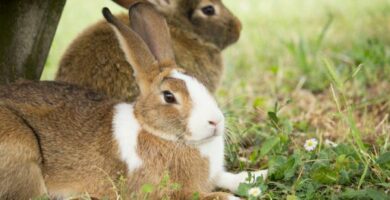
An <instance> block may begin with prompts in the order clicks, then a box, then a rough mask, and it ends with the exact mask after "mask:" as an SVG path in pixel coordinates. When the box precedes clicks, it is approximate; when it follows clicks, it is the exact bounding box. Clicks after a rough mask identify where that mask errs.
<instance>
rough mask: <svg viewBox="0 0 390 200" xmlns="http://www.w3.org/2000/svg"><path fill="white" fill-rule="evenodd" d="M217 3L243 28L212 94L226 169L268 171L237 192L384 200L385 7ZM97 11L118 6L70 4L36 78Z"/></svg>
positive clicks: (388, 182) (389, 170) (388, 186)
mask: <svg viewBox="0 0 390 200" xmlns="http://www.w3.org/2000/svg"><path fill="white" fill-rule="evenodd" d="M224 2H225V3H226V4H227V6H228V7H230V8H231V9H232V11H233V12H234V13H235V14H236V15H237V16H238V17H239V18H240V19H241V20H242V22H243V25H244V26H243V27H244V29H243V34H242V35H241V39H240V41H239V42H238V43H237V44H235V45H233V46H231V47H230V48H229V49H228V50H227V51H226V52H225V65H226V70H225V75H224V79H223V82H222V85H221V87H220V89H219V90H218V92H217V98H218V101H219V103H220V105H221V106H222V108H223V110H224V112H225V116H226V118H227V121H228V123H227V130H228V131H227V132H228V134H227V138H226V141H227V144H228V145H227V150H226V161H227V168H228V169H229V170H231V171H240V170H244V169H248V170H256V169H264V168H269V170H270V175H269V179H268V180H267V181H265V182H263V181H262V180H253V181H252V182H251V183H250V184H242V185H241V188H240V191H239V193H240V194H241V195H242V196H247V195H248V190H249V189H250V188H253V187H257V188H260V189H261V190H262V194H261V195H260V196H259V197H253V196H252V197H250V198H251V199H257V198H259V199H289V200H294V199H375V200H376V199H390V121H389V120H390V117H389V114H390V1H388V0H359V1H357V0H343V1H340V0H316V1H313V0H268V1H265V0H241V1H237V0H225V1H224ZM103 6H108V7H110V8H111V9H113V10H114V11H116V12H118V11H121V10H122V9H120V8H118V7H117V6H115V5H114V4H113V3H111V2H109V1H108V0H83V1H79V0H68V2H67V5H66V7H65V12H64V14H63V16H62V19H61V21H60V26H59V28H58V30H57V34H56V37H55V40H54V43H53V46H52V49H51V52H50V55H49V59H48V62H47V64H46V67H45V71H44V74H43V79H52V78H53V77H54V74H55V71H56V66H57V64H58V61H59V59H60V57H61V55H62V53H63V52H64V50H65V49H66V47H67V45H68V44H69V42H70V41H72V39H73V38H74V37H76V36H77V34H78V33H80V31H82V30H83V29H84V28H85V27H86V26H88V25H90V24H92V23H93V22H95V21H97V20H99V19H101V14H100V10H101V8H102V7H103ZM309 139H314V143H313V140H310V141H312V144H313V145H312V146H311V147H312V148H308V146H306V148H305V145H304V144H305V141H307V140H309ZM316 142H317V143H318V144H317V145H315V143H316ZM309 149H310V150H311V151H309Z"/></svg>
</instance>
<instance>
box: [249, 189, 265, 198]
mask: <svg viewBox="0 0 390 200" xmlns="http://www.w3.org/2000/svg"><path fill="white" fill-rule="evenodd" d="M261 193H262V191H261V189H260V188H259V187H254V188H251V189H249V190H248V194H249V196H251V197H259V196H260V195H261Z"/></svg>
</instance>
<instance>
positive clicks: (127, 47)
mask: <svg viewBox="0 0 390 200" xmlns="http://www.w3.org/2000/svg"><path fill="white" fill-rule="evenodd" d="M135 7H136V9H135ZM103 14H104V16H105V18H106V20H107V21H108V22H109V23H110V24H111V25H112V27H113V29H114V31H115V32H116V35H117V38H118V41H119V43H120V46H121V48H122V50H123V52H124V53H125V56H126V59H127V61H128V62H129V63H130V64H131V66H133V70H134V72H135V77H136V82H137V84H138V86H139V88H140V95H139V97H138V98H137V100H136V102H135V105H134V113H135V116H136V118H137V119H138V120H139V121H140V124H141V126H142V128H144V129H145V130H146V131H148V132H150V133H152V134H155V135H157V136H159V137H162V138H164V139H167V140H173V141H184V142H186V143H198V142H202V141H205V140H207V139H211V138H213V137H215V136H220V135H222V134H223V131H224V117H223V114H222V112H221V110H220V109H219V107H218V105H217V103H216V101H215V100H214V98H213V97H212V95H211V94H210V92H209V91H208V90H207V89H206V88H205V87H204V86H203V85H202V84H201V83H200V82H199V81H197V80H196V79H195V78H193V77H191V76H188V75H186V74H185V72H184V71H183V70H182V69H181V68H178V67H177V65H176V63H175V58H174V53H173V50H172V46H171V39H170V35H169V31H168V26H167V23H166V21H165V19H164V17H162V16H161V15H160V14H159V13H158V12H156V11H155V9H154V8H153V6H152V5H151V4H149V3H137V4H133V5H132V6H131V7H130V8H129V17H130V18H131V25H130V26H131V28H130V27H128V26H127V25H125V24H124V23H122V22H121V21H120V20H118V19H117V18H115V17H114V16H113V15H112V14H111V12H110V11H109V10H108V9H107V8H105V9H104V10H103Z"/></svg>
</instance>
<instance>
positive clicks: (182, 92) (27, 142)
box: [0, 5, 228, 200]
mask: <svg viewBox="0 0 390 200" xmlns="http://www.w3.org/2000/svg"><path fill="white" fill-rule="evenodd" d="M137 8H138V9H136V10H134V12H141V13H143V12H144V10H145V9H146V11H148V12H149V11H150V9H152V8H151V7H150V6H146V5H144V6H142V5H139V6H137ZM105 16H106V18H107V19H108V20H109V19H111V20H109V21H110V22H111V23H113V24H114V25H115V26H116V27H117V28H118V30H119V31H120V32H121V35H122V36H127V37H126V38H125V39H126V41H124V42H125V43H126V42H127V43H128V42H133V43H132V45H134V46H130V45H127V46H126V45H125V48H126V47H131V48H135V49H138V50H140V49H143V50H145V49H144V48H145V43H144V42H143V41H142V40H141V39H140V37H138V36H137V35H136V33H135V32H133V31H132V30H130V29H129V28H128V29H129V30H125V29H124V28H123V27H120V26H121V25H120V24H117V20H115V19H113V17H112V15H111V14H110V13H109V11H107V10H106V13H105ZM157 18H161V16H159V15H153V16H152V17H151V19H149V20H156V21H159V20H158V19H157ZM135 19H136V20H140V19H139V18H135ZM155 28H156V29H157V30H160V31H163V30H164V29H165V27H164V24H163V23H161V24H159V26H157V27H155ZM134 30H138V29H134ZM149 30H150V29H149ZM134 38H135V39H134ZM151 39H152V40H153V38H151ZM165 39H167V40H168V39H169V38H165ZM153 42H154V41H151V43H153ZM151 43H150V44H151ZM169 48H171V47H170V45H169V44H168V43H166V45H165V46H163V48H161V50H158V51H157V52H154V53H153V55H149V54H148V53H145V54H136V52H137V51H136V50H135V49H128V50H127V51H126V52H127V53H129V54H131V55H129V56H128V57H134V59H131V60H130V61H132V65H133V66H134V68H135V69H136V70H137V71H138V72H139V74H146V73H147V72H148V70H157V71H161V73H159V74H157V75H156V76H155V77H154V78H153V80H152V79H150V78H147V79H145V80H139V79H138V78H137V82H138V83H139V82H145V83H146V85H148V86H150V88H147V89H146V88H145V90H141V95H140V96H139V98H138V101H137V102H136V105H135V106H134V112H135V115H136V118H137V120H138V121H139V122H140V124H141V128H142V129H141V131H140V133H139V135H138V140H137V141H138V143H137V153H138V155H139V156H140V158H141V160H142V161H143V164H142V165H141V167H140V168H138V169H136V170H135V171H132V172H128V169H127V165H126V163H125V162H124V161H122V159H121V158H120V154H119V149H120V148H119V146H118V144H117V141H116V140H115V139H114V135H113V129H114V126H113V125H112V121H113V117H114V115H115V113H114V106H115V105H117V104H118V102H117V101H115V100H111V99H108V98H106V97H105V96H104V95H101V94H99V93H95V92H92V91H91V90H85V89H82V88H81V87H78V86H74V85H68V84H65V83H56V82H39V83H34V82H20V83H16V84H12V85H8V86H0V120H1V122H2V124H1V126H0V176H1V177H0V178H1V179H0V188H1V189H0V198H1V199H29V198H34V197H38V196H41V195H45V194H46V193H47V194H49V195H51V197H53V198H56V197H59V198H62V197H65V198H68V197H71V196H73V195H81V194H84V193H88V194H89V195H90V196H92V197H97V198H103V197H108V198H109V199H115V198H116V197H117V192H118V190H116V189H114V188H113V182H114V183H115V182H117V181H118V180H119V179H120V178H121V176H124V177H125V178H126V180H127V185H126V188H127V189H128V191H127V193H124V195H125V197H130V194H133V193H139V192H140V188H141V186H142V185H143V184H145V183H149V184H158V183H159V182H160V181H161V179H162V176H163V174H164V172H166V171H167V172H169V174H170V178H171V181H172V182H175V183H179V184H181V185H182V186H183V189H182V190H178V191H170V190H160V189H158V190H156V191H155V192H153V193H152V194H151V196H150V198H151V199H161V198H162V197H163V196H168V197H170V198H172V199H191V198H192V197H193V195H194V193H195V192H199V196H200V199H221V200H227V198H228V194H227V193H219V192H218V193H213V192H212V189H213V185H212V183H211V182H209V172H208V170H209V166H208V162H209V161H208V160H207V159H205V158H203V157H202V156H201V154H200V152H199V151H198V150H196V149H195V148H193V147H191V146H189V145H186V144H184V142H181V141H182V140H179V141H166V140H163V139H162V138H161V135H160V133H164V134H171V135H173V136H176V137H177V138H178V139H180V138H181V136H182V135H181V134H182V132H184V133H186V132H187V130H185V127H187V126H186V124H185V123H184V122H185V121H186V119H185V118H186V116H187V115H188V113H189V110H190V106H191V102H189V99H188V93H186V88H185V85H184V83H183V81H181V80H177V79H173V78H169V77H168V75H169V74H170V73H171V71H172V70H173V69H172V68H169V67H168V66H171V65H166V63H165V62H164V63H161V64H156V62H157V63H159V61H160V60H167V61H170V62H167V63H174V61H173V58H170V56H171V55H167V54H165V53H162V52H160V51H163V52H166V51H165V50H166V49H169ZM145 52H146V51H145ZM162 55H163V56H162ZM141 56H146V57H141ZM153 56H154V57H153ZM154 58H158V60H154ZM142 59H144V60H143V61H145V63H142V64H145V66H144V67H142V66H140V65H139V64H141V63H140V61H141V60H142ZM148 62H149V63H148ZM146 65H147V66H146ZM153 67H154V68H155V69H153ZM177 70H179V69H177ZM162 90H169V91H172V92H173V93H175V95H177V96H178V97H180V99H181V101H182V102H181V105H180V106H177V105H170V104H169V105H168V104H165V103H164V102H163V101H162V99H161V91H162ZM129 114H130V113H129ZM183 117H184V118H183ZM162 119H163V120H165V121H164V122H165V123H163V121H161V120H162ZM149 128H150V130H149ZM177 130H180V132H178V131H177ZM129 131H131V130H129ZM139 198H141V199H142V196H140V197H139Z"/></svg>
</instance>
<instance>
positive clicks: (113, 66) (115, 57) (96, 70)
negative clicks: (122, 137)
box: [55, 0, 241, 102]
mask: <svg viewBox="0 0 390 200" xmlns="http://www.w3.org/2000/svg"><path fill="white" fill-rule="evenodd" d="M114 1H115V2H117V3H118V4H119V5H121V6H123V7H125V8H128V6H129V5H130V4H131V3H134V2H137V0H114ZM138 1H139V0H138ZM144 1H148V2H150V3H152V4H153V5H154V7H155V8H156V9H158V10H159V11H160V12H161V13H162V14H163V15H164V16H165V17H166V18H167V21H168V25H169V30H170V34H171V37H172V40H173V50H174V52H175V56H176V63H177V64H178V66H180V67H181V68H183V69H185V70H186V72H187V73H188V74H190V75H191V76H194V77H196V78H197V79H198V80H199V81H201V82H202V83H203V84H204V85H205V86H206V87H207V88H208V89H209V90H210V91H211V92H212V93H214V92H215V90H216V89H217V87H218V85H219V83H220V80H221V76H222V73H223V61H222V57H221V52H222V50H224V49H225V48H226V47H228V46H229V45H231V44H233V43H235V42H236V41H237V40H238V39H239V36H240V32H241V23H240V21H239V20H238V19H237V18H236V17H235V16H234V15H233V14H232V13H231V12H230V11H229V10H228V9H227V8H226V7H225V6H224V5H223V3H222V1H221V0H169V1H167V0H144ZM117 17H118V18H119V19H120V20H121V21H123V22H125V23H126V24H129V19H128V18H127V16H126V15H124V14H122V15H118V16H117ZM55 80H57V81H64V82H68V83H73V84H77V85H81V86H84V87H88V88H92V89H94V90H97V91H100V92H103V93H105V94H107V95H108V96H110V97H112V98H116V99H118V100H123V101H129V102H131V101H133V100H135V98H136V96H137V95H138V94H139V89H138V88H137V85H136V83H135V79H134V77H133V70H132V68H131V67H130V66H129V64H128V63H127V62H126V59H125V57H124V54H123V53H122V52H121V50H120V48H119V44H118V42H117V40H116V38H115V34H114V32H113V31H112V29H111V28H110V27H109V25H108V23H107V22H106V21H100V22H98V23H97V24H95V25H93V26H91V27H89V28H88V29H87V30H85V31H84V32H83V33H82V34H81V35H80V36H79V37H77V38H76V39H75V40H74V41H73V42H72V43H71V45H70V46H69V47H68V49H67V50H66V52H65V53H64V55H63V57H62V58H61V61H60V64H59V69H58V71H57V74H56V77H55Z"/></svg>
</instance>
